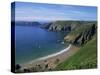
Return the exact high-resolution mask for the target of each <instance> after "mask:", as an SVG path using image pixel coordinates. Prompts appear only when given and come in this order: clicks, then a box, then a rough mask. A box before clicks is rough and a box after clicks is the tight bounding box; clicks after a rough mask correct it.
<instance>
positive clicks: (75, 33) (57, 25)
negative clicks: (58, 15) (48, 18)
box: [43, 21, 97, 45]
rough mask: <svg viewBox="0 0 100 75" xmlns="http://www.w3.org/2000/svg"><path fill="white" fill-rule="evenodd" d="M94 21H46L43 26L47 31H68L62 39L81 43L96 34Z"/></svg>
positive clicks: (75, 43)
mask: <svg viewBox="0 0 100 75" xmlns="http://www.w3.org/2000/svg"><path fill="white" fill-rule="evenodd" d="M96 26H97V22H96V21H55V22H52V23H47V24H45V25H44V27H43V28H45V29H48V30H49V31H66V32H67V31H68V32H69V34H68V35H67V36H65V37H64V40H65V41H67V42H70V43H72V44H74V45H82V44H85V43H86V42H87V41H89V40H90V39H91V38H92V37H93V36H94V34H96Z"/></svg>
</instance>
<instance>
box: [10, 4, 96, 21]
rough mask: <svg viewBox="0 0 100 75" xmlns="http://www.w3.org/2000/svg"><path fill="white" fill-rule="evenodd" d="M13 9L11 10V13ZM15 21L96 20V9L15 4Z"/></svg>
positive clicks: (89, 7) (92, 7)
mask: <svg viewBox="0 0 100 75" xmlns="http://www.w3.org/2000/svg"><path fill="white" fill-rule="evenodd" d="M13 9H14V8H12V11H13ZM15 20H16V21H56V20H84V21H91V20H92V21H95V20H97V7H94V6H76V5H61V4H41V3H29V2H15Z"/></svg>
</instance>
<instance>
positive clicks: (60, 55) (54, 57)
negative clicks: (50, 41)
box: [21, 45, 79, 69]
mask: <svg viewBox="0 0 100 75" xmlns="http://www.w3.org/2000/svg"><path fill="white" fill-rule="evenodd" d="M78 50H79V48H78V47H76V46H73V45H69V46H68V47H67V48H66V49H64V50H61V51H60V52H57V53H54V54H51V55H48V56H46V57H42V58H39V59H37V60H33V61H30V62H28V63H25V64H21V66H22V67H23V68H27V69H30V68H32V67H35V66H36V65H42V66H45V65H46V64H48V68H55V67H56V66H57V64H59V63H61V62H63V61H65V60H67V59H68V58H69V57H70V56H72V55H74V54H75V53H76V52H78Z"/></svg>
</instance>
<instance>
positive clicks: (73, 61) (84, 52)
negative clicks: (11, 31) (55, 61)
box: [56, 37, 97, 70]
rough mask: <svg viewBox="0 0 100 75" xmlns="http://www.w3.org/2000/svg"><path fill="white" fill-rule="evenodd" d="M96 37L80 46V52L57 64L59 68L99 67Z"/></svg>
mask: <svg viewBox="0 0 100 75" xmlns="http://www.w3.org/2000/svg"><path fill="white" fill-rule="evenodd" d="M96 46H97V45H96V37H93V39H92V40H90V41H89V42H87V43H86V44H85V45H83V46H81V47H80V50H79V52H78V53H76V54H75V55H73V56H72V57H70V58H69V59H68V60H66V61H64V62H63V63H60V64H59V65H57V67H56V69H57V70H71V69H72V70H73V69H89V68H96V67H97V49H96Z"/></svg>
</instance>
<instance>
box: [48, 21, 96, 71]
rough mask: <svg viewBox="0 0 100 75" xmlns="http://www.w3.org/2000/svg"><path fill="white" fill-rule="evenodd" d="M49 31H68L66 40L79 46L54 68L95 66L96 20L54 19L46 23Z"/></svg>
mask: <svg viewBox="0 0 100 75" xmlns="http://www.w3.org/2000/svg"><path fill="white" fill-rule="evenodd" d="M47 29H48V30H50V31H69V34H68V35H66V36H65V37H64V40H65V41H66V42H70V43H71V44H72V45H74V46H77V47H79V51H78V52H77V53H76V54H75V55H73V56H71V57H70V58H69V59H67V60H66V61H64V62H62V63H60V64H58V65H57V67H56V68H55V70H69V69H88V68H96V67H97V48H96V46H97V45H96V41H97V39H96V35H97V31H96V30H97V22H96V21H56V22H53V23H51V24H48V26H47Z"/></svg>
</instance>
